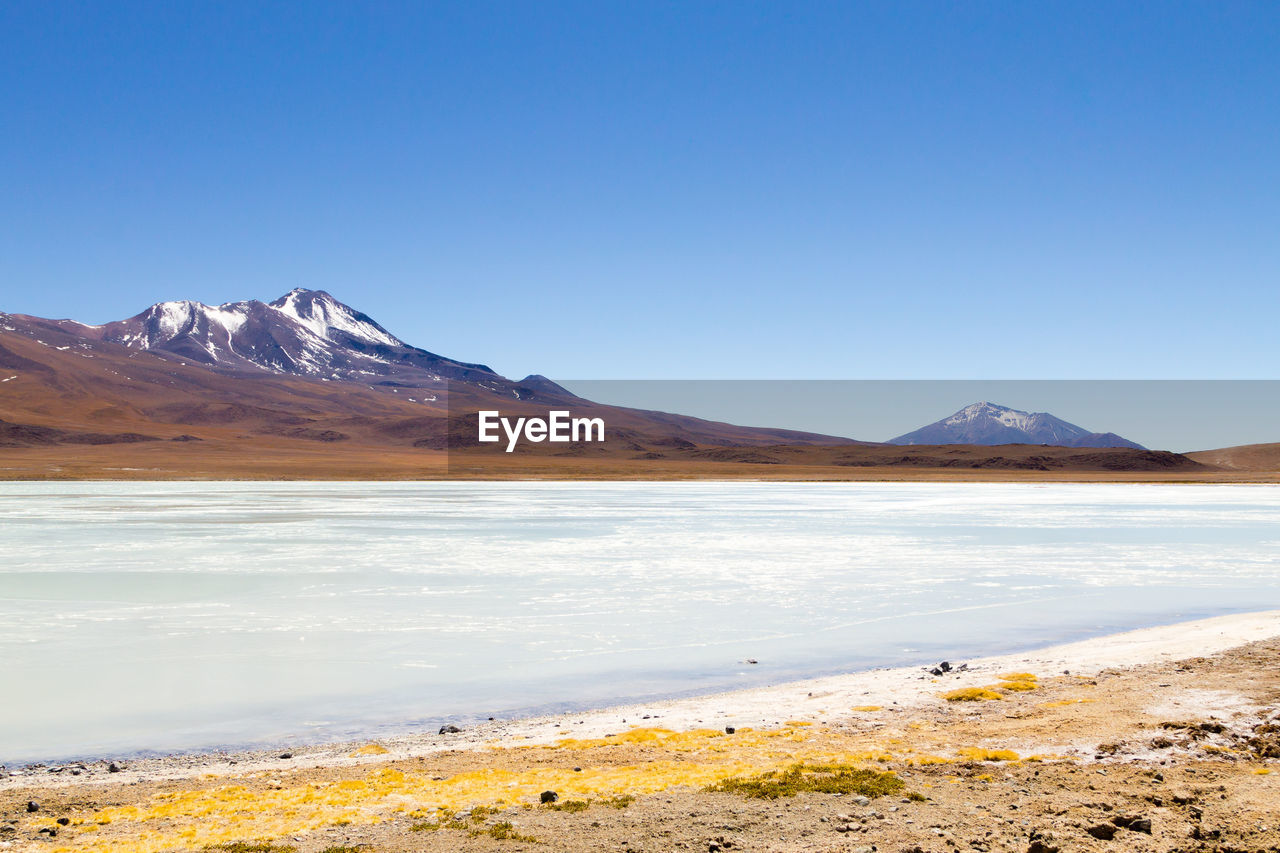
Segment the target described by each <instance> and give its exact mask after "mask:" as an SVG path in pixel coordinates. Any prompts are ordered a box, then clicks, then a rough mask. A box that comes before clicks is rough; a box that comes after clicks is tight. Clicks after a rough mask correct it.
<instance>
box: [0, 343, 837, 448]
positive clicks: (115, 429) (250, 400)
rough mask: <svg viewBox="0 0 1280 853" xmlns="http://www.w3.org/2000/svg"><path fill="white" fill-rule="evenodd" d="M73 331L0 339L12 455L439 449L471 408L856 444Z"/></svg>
mask: <svg viewBox="0 0 1280 853" xmlns="http://www.w3.org/2000/svg"><path fill="white" fill-rule="evenodd" d="M74 326H75V324H71V328H72V331H62V330H61V329H60V328H59V327H57V326H56V325H55V324H53V323H51V322H48V321H45V322H44V323H43V324H42V325H40V326H36V327H34V328H29V329H18V328H14V329H11V330H0V420H2V421H4V422H6V424H7V426H6V427H5V428H4V431H0V436H4V437H5V438H4V440H5V442H6V443H7V444H9V445H10V446H14V445H20V444H46V445H47V444H58V443H76V442H79V439H77V438H76V436H78V435H81V434H93V435H98V436H107V437H109V436H111V435H114V434H120V435H124V434H138V435H142V436H145V437H151V438H155V439H171V438H177V437H180V436H194V437H196V438H199V439H205V440H212V439H219V440H224V441H237V440H238V441H247V440H250V439H255V438H262V437H268V436H270V437H278V438H285V439H291V440H297V441H312V442H315V441H319V442H324V443H328V444H337V443H341V442H351V443H353V444H361V445H369V446H375V447H405V448H414V447H416V448H427V449H442V448H444V447H445V437H446V434H447V432H448V430H447V429H446V418H447V416H448V415H449V414H450V412H452V414H453V415H454V417H455V419H456V418H462V417H465V415H466V413H468V412H472V413H473V412H475V411H476V410H478V409H498V410H501V411H502V412H503V413H504V414H510V415H530V414H543V415H545V413H546V412H547V411H548V410H549V409H571V410H572V411H573V412H574V414H575V415H582V416H588V417H600V418H603V419H604V420H605V422H606V424H607V425H608V433H607V434H608V435H609V437H610V439H611V440H617V441H619V442H621V441H625V442H627V443H628V446H627V448H626V449H627V450H630V449H633V446H634V447H635V448H641V449H645V450H660V449H662V448H667V447H670V446H679V445H681V444H709V445H718V446H740V445H761V444H778V443H788V444H801V445H803V444H833V445H856V444H859V442H854V441H852V440H850V439H844V438H838V437H833V436H823V435H817V434H813V433H803V432H796V431H792V430H777V429H760V428H752V427H742V426H735V425H731V424H725V423H717V422H713V421H706V420H702V419H699V418H691V417H685V416H682V415H673V414H668V413H663V412H647V411H642V410H637V409H625V408H620V407H614V406H601V405H598V404H595V403H592V402H590V401H587V400H583V399H581V398H578V397H574V396H573V395H572V394H569V393H568V392H565V391H564V390H563V389H560V388H559V387H558V386H555V385H554V384H552V383H536V382H534V383H529V385H528V386H525V385H521V384H520V383H512V382H511V381H510V380H501V383H496V382H495V383H494V387H493V388H492V389H491V388H489V387H486V386H485V385H480V384H476V383H472V382H463V381H453V382H441V383H440V384H439V386H438V387H436V388H422V387H418V388H411V387H403V386H397V385H386V384H378V385H368V384H363V383H358V382H350V381H336V380H329V379H327V378H304V377H296V376H289V375H284V374H271V373H255V374H253V375H245V374H234V373H227V372H222V371H216V370H211V369H209V368H208V367H206V366H204V365H200V364H193V363H190V362H184V361H183V360H182V359H181V358H179V357H175V356H173V355H161V354H160V353H156V352H150V351H147V350H134V349H129V348H126V347H124V346H121V345H118V344H114V343H110V342H104V341H94V340H86V339H85V338H83V337H81V336H79V335H77V334H74V333H73V332H74ZM513 393H518V394H519V398H518V399H517V398H515V397H514V396H513ZM42 429H44V430H49V429H52V430H56V431H62V433H61V434H59V433H56V432H53V433H51V432H47V431H46V432H41V431H40V430H42ZM98 443H110V442H108V441H106V439H100V440H99V441H98Z"/></svg>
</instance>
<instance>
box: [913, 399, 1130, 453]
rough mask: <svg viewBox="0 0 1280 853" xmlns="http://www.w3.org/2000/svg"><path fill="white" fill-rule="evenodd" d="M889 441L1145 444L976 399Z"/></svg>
mask: <svg viewBox="0 0 1280 853" xmlns="http://www.w3.org/2000/svg"><path fill="white" fill-rule="evenodd" d="M888 443H889V444H977V445H984V446H988V447H989V446H992V445H997V444H1048V445H1054V446H1057V447H1131V448H1135V449H1137V450H1145V449H1146V448H1144V447H1143V446H1142V445H1140V444H1137V443H1135V442H1132V441H1130V440H1129V439H1127V438H1122V437H1120V436H1118V435H1116V434H1115V433H1113V432H1089V430H1087V429H1085V428H1084V427H1079V426H1076V425H1075V424H1072V423H1067V422H1066V421H1064V420H1062V419H1061V418H1058V417H1054V416H1053V415H1051V414H1049V413H1048V412H1022V411H1019V410H1017V409H1010V408H1008V407H1007V406H997V405H996V404H995V403H987V402H982V403H974V404H973V405H971V406H965V407H964V408H963V409H961V410H960V411H958V412H956V413H955V414H954V415H951V416H950V417H948V418H943V419H942V420H940V421H936V422H935V423H931V424H929V425H928V426H925V427H921V428H920V429H918V430H915V431H914V432H909V433H907V434H906V435H900V436H898V437H897V438H891V439H889V441H888Z"/></svg>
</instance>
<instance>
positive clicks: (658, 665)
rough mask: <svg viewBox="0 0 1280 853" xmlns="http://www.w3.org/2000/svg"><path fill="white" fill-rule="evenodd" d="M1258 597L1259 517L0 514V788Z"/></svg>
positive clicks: (905, 510)
mask: <svg viewBox="0 0 1280 853" xmlns="http://www.w3.org/2000/svg"><path fill="white" fill-rule="evenodd" d="M1278 581H1280V489H1276V488H1273V487H1265V486H1161V485H1123V486H1119V485H1112V486H1107V485H1043V486H1039V485H987V484H981V485H978V484H781V483H748V484H724V483H673V484H638V483H625V484H598V483H466V484H457V483H428V484H403V483H283V484H282V483H271V484H259V483H29V484H23V483H2V484H0V762H7V763H9V764H11V765H12V764H14V763H18V762H26V761H36V760H51V759H63V758H69V757H96V756H106V755H111V756H118V755H127V754H131V753H135V752H138V751H148V750H155V751H169V750H178V749H191V748H202V747H214V746H231V745H237V746H242V745H253V744H258V743H267V742H280V741H285V742H303V741H309V740H321V739H332V738H347V737H364V736H373V735H385V734H391V733H395V732H400V731H405V730H408V729H412V728H415V727H438V726H439V725H440V723H441V722H442V721H444V720H446V719H456V720H461V721H463V722H465V721H466V720H467V719H471V718H475V717H479V718H484V717H487V716H490V715H494V716H499V717H501V716H506V715H510V714H516V713H521V712H528V711H531V710H534V709H539V710H541V709H560V708H569V707H581V706H586V705H592V704H602V703H605V702H609V701H613V700H618V699H625V698H640V697H647V696H665V695H673V694H679V693H687V692H706V691H711V690H719V689H727V688H733V687H742V686H749V685H753V684H760V683H766V682H776V681H782V680H786V679H789V678H794V677H801V676H807V675H816V674H821V673H826V672H834V671H845V670H852V669H859V668H868V667H873V666H883V665H895V664H906V663H923V662H926V661H932V660H937V659H941V658H949V659H951V660H956V659H963V658H964V657H967V656H973V655H978V654H990V653H999V652H1003V651H1010V650H1014V649H1020V648H1031V647H1035V646H1040V645H1046V644H1049V643H1054V642H1059V641H1065V640H1071V639H1077V638H1081V637H1085V636H1091V635H1099V634H1105V633H1110V632H1113V631H1115V630H1120V629H1126V628H1133V627H1140V626H1144V625H1152V624H1159V623H1168V622H1174V621H1179V620H1182V619H1189V618H1198V617H1202V616H1209V615H1214V614H1219V613H1226V612H1232V611H1241V610H1262V609H1270V608H1276V607H1280V583H1278ZM747 658H754V659H758V660H759V664H758V665H749V664H746V663H744V661H745V660H746V659H747Z"/></svg>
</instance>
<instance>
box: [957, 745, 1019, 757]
mask: <svg viewBox="0 0 1280 853" xmlns="http://www.w3.org/2000/svg"><path fill="white" fill-rule="evenodd" d="M956 753H957V754H958V755H960V756H961V757H962V758H967V759H968V760H969V761H1017V760H1018V753H1016V752H1014V751H1013V750H1012V749H985V748H983V747H980V746H967V747H964V748H963V749H958V750H956Z"/></svg>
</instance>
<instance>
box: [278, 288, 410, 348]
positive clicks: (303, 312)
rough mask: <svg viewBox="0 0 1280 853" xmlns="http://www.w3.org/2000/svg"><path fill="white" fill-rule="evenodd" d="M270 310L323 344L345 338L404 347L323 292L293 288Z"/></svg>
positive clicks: (366, 316)
mask: <svg viewBox="0 0 1280 853" xmlns="http://www.w3.org/2000/svg"><path fill="white" fill-rule="evenodd" d="M270 307H272V308H274V309H276V310H277V311H279V312H280V313H281V314H284V315H285V316H286V317H289V318H290V319H292V320H294V321H295V322H298V323H301V324H302V325H303V326H305V327H307V328H308V329H310V330H311V331H312V332H314V333H315V334H316V335H319V336H320V337H322V338H324V339H326V340H331V341H332V340H337V339H340V338H341V337H342V336H344V335H349V336H351V337H353V338H357V339H359V340H362V341H365V342H367V343H371V344H383V345H385V346H389V347H400V346H404V342H403V341H401V340H400V339H399V338H397V337H395V336H394V335H392V334H391V333H390V332H388V331H387V330H386V329H384V328H382V327H381V326H379V325H378V324H377V323H376V322H374V320H373V318H372V317H370V316H369V315H367V314H362V313H360V312H359V311H356V310H355V309H353V308H350V307H348V306H346V305H344V304H342V303H341V302H339V301H338V300H336V299H334V298H333V297H332V296H331V295H329V294H328V293H326V292H325V291H323V290H307V289H306V288H302V287H295V288H294V289H293V290H291V291H289V292H288V293H286V294H285V295H284V296H281V297H280V298H279V299H277V300H275V301H273V302H271V303H270Z"/></svg>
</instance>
